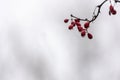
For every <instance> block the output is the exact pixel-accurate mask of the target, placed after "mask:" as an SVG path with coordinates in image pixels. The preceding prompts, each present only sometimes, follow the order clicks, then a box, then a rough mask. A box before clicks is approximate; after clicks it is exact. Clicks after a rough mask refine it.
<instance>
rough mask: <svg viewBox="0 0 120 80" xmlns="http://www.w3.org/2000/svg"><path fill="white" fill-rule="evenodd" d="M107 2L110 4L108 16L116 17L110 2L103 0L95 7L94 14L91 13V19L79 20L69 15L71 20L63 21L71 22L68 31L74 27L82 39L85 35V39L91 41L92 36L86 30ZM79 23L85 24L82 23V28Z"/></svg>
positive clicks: (115, 0)
mask: <svg viewBox="0 0 120 80" xmlns="http://www.w3.org/2000/svg"><path fill="white" fill-rule="evenodd" d="M107 1H109V2H110V6H109V15H111V14H112V15H116V13H117V11H116V10H115V8H114V6H113V5H112V3H111V0H104V1H103V2H102V3H101V4H100V5H97V6H96V7H95V10H94V12H93V16H92V19H87V18H85V19H81V18H78V17H76V16H73V15H72V14H71V15H70V16H71V19H65V20H64V22H65V23H68V22H69V20H71V23H70V25H69V26H68V29H69V30H72V29H73V28H74V27H75V26H76V27H77V29H78V31H79V32H80V33H81V36H82V37H85V36H86V35H87V37H88V38H89V39H92V38H93V35H92V34H91V33H89V32H88V28H89V27H90V24H91V23H92V22H94V21H95V20H96V19H97V17H98V16H99V14H100V12H101V11H100V10H101V7H102V6H103V4H105V3H106V2H107ZM113 1H114V3H115V4H116V3H120V1H119V0H113ZM96 12H97V13H96ZM81 21H85V23H84V25H83V26H82V25H81V23H80V22H81Z"/></svg>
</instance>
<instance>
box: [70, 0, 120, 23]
mask: <svg viewBox="0 0 120 80" xmlns="http://www.w3.org/2000/svg"><path fill="white" fill-rule="evenodd" d="M107 1H109V0H104V1H103V2H102V3H101V4H99V5H97V6H96V7H95V9H94V11H93V17H92V19H87V18H85V19H82V18H78V17H76V16H74V15H73V14H71V15H70V16H71V18H76V19H79V20H80V21H89V22H94V21H95V20H96V19H97V18H98V16H99V14H100V11H101V8H102V6H103V5H104V4H105V3H106V2H107ZM114 1H115V3H120V1H119V0H114ZM96 10H97V13H96V14H95V12H96Z"/></svg>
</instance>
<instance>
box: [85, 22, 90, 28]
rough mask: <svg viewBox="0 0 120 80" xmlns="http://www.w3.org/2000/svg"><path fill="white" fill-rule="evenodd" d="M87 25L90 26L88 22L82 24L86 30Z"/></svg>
mask: <svg viewBox="0 0 120 80" xmlns="http://www.w3.org/2000/svg"><path fill="white" fill-rule="evenodd" d="M89 25H90V22H89V21H88V22H86V23H85V24H84V27H85V28H86V29H87V28H88V27H89Z"/></svg>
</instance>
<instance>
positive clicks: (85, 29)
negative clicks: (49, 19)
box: [64, 19, 93, 39]
mask: <svg viewBox="0 0 120 80" xmlns="http://www.w3.org/2000/svg"><path fill="white" fill-rule="evenodd" d="M64 22H65V23H68V22H69V19H65V20H64ZM75 26H76V27H77V29H78V31H79V32H80V33H81V36H82V37H85V35H86V34H87V36H88V38H89V39H92V38H93V36H92V34H91V33H89V32H88V28H89V26H90V22H89V21H87V22H85V23H84V27H82V26H81V23H80V20H79V19H74V20H73V19H72V20H71V23H70V25H69V26H68V29H69V30H72V29H73V28H74V27H75Z"/></svg>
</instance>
